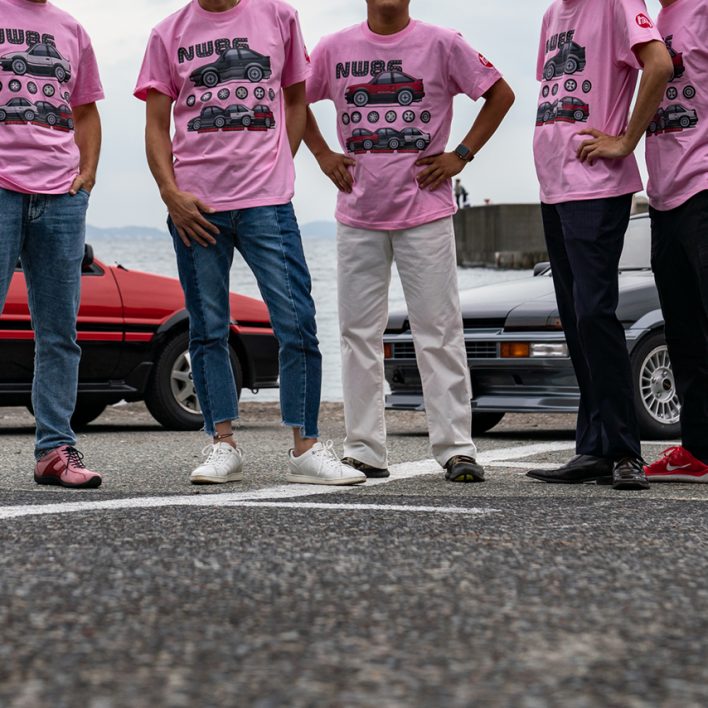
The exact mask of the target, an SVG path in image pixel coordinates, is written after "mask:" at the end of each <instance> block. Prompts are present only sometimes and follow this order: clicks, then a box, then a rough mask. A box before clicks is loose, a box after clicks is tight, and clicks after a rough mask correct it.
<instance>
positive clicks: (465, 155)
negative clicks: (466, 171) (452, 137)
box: [455, 143, 474, 162]
mask: <svg viewBox="0 0 708 708" xmlns="http://www.w3.org/2000/svg"><path fill="white" fill-rule="evenodd" d="M455 155H457V157H459V158H460V160H464V161H465V162H472V160H474V155H473V154H472V150H470V149H469V148H468V147H467V146H466V145H463V144H462V143H460V144H459V145H458V146H457V147H456V148H455Z"/></svg>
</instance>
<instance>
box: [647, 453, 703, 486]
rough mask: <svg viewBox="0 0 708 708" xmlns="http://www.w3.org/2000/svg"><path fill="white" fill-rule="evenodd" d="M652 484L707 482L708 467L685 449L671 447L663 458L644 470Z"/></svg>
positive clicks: (662, 455)
mask: <svg viewBox="0 0 708 708" xmlns="http://www.w3.org/2000/svg"><path fill="white" fill-rule="evenodd" d="M644 471H645V472H646V475H647V479H648V480H649V481H650V482H705V483H708V465H706V464H704V463H703V462H701V461H700V460H697V459H696V458H695V457H694V456H693V455H692V454H691V453H690V452H689V451H688V450H686V448H684V447H680V446H677V447H669V448H666V450H664V452H662V453H661V457H660V458H659V459H658V460H657V461H656V462H654V463H652V464H651V465H647V466H646V467H645V468H644Z"/></svg>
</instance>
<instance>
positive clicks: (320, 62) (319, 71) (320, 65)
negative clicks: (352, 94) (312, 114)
mask: <svg viewBox="0 0 708 708" xmlns="http://www.w3.org/2000/svg"><path fill="white" fill-rule="evenodd" d="M310 66H311V67H312V73H311V74H310V76H309V77H308V79H307V102H308V103H317V102H318V101H323V100H324V99H325V98H331V94H330V90H329V79H328V76H329V74H328V71H327V50H326V48H325V44H324V41H320V42H319V44H318V45H317V46H316V47H315V48H314V50H313V52H312V61H311V64H310Z"/></svg>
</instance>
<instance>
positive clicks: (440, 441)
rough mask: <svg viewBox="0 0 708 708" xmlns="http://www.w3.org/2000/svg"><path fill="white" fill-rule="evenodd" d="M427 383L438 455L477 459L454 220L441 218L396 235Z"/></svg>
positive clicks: (442, 462)
mask: <svg viewBox="0 0 708 708" xmlns="http://www.w3.org/2000/svg"><path fill="white" fill-rule="evenodd" d="M393 253H394V258H395V261H396V267H397V268H398V272H399V274H400V276H401V282H402V284H403V290H404V293H405V296H406V303H407V305H408V319H409V321H410V323H411V330H412V332H413V340H414V343H415V350H416V359H417V362H418V369H419V370H420V375H421V380H422V383H423V395H424V398H425V411H426V416H427V420H428V429H429V431H430V442H431V446H432V450H433V456H434V457H435V459H436V460H437V461H438V462H439V463H440V465H442V466H445V465H446V464H447V463H448V462H449V461H450V460H451V459H452V458H453V457H456V456H465V457H470V458H473V459H474V458H475V456H476V454H477V448H476V447H475V445H474V443H473V442H472V409H471V403H470V401H471V399H472V390H471V385H470V371H469V367H468V365H467V352H466V349H465V339H464V332H463V326H462V314H461V312H460V297H459V292H458V286H457V262H456V257H455V236H454V230H453V226H452V219H451V218H446V219H439V220H437V221H434V222H432V223H430V224H425V225H424V226H420V227H418V228H415V229H408V230H406V231H399V232H396V233H395V234H394V235H393Z"/></svg>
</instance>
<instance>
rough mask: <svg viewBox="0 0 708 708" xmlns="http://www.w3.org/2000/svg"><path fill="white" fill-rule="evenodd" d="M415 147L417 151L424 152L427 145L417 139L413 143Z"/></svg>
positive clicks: (420, 139)
mask: <svg viewBox="0 0 708 708" xmlns="http://www.w3.org/2000/svg"><path fill="white" fill-rule="evenodd" d="M415 146H416V148H418V150H425V148H426V147H427V143H426V142H425V140H423V139H422V138H419V139H418V140H416V141H415Z"/></svg>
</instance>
